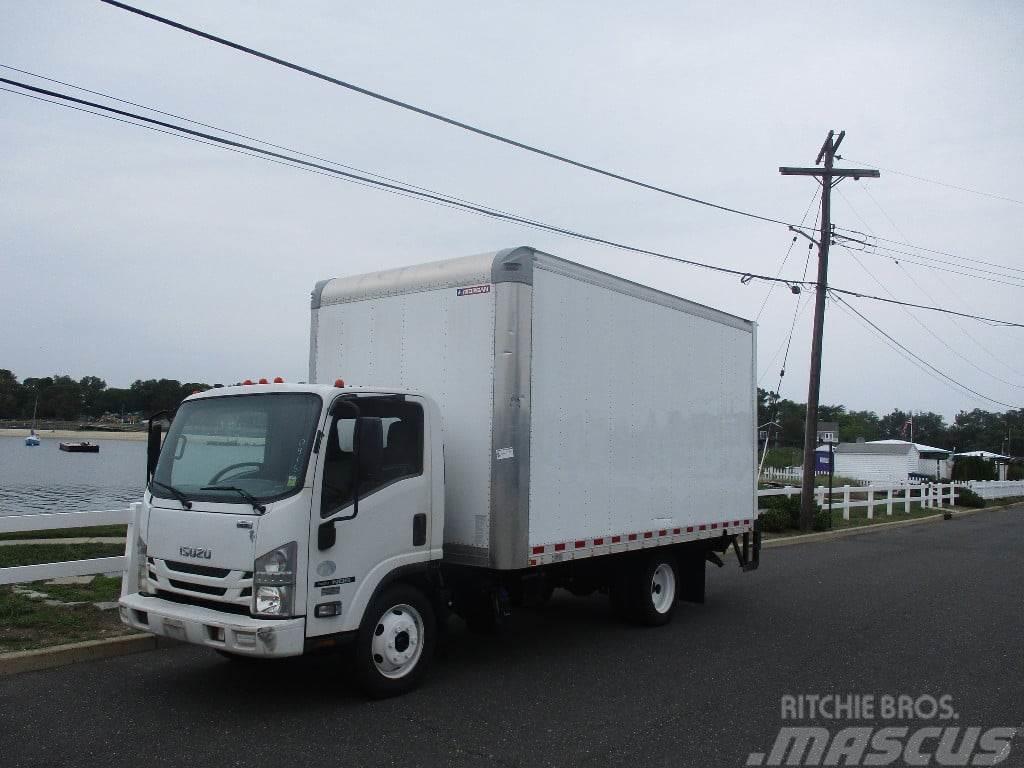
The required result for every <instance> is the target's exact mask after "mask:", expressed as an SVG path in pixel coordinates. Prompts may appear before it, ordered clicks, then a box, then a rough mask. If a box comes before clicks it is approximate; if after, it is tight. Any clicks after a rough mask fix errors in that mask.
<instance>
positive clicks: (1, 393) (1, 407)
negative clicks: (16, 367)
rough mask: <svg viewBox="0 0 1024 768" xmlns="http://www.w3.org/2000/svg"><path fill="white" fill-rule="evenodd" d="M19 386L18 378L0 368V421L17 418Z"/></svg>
mask: <svg viewBox="0 0 1024 768" xmlns="http://www.w3.org/2000/svg"><path fill="white" fill-rule="evenodd" d="M20 390H21V384H19V383H18V377H17V376H15V375H14V373H13V372H12V371H9V370H7V369H6V368H0V419H15V418H17V417H18V401H19V398H20V394H21V392H20Z"/></svg>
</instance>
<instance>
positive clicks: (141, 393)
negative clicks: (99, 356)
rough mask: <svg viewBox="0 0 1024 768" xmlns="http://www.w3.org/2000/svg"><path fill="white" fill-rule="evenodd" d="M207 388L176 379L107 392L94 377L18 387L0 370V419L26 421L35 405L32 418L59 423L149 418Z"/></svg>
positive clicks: (30, 381) (52, 379) (50, 379)
mask: <svg viewBox="0 0 1024 768" xmlns="http://www.w3.org/2000/svg"><path fill="white" fill-rule="evenodd" d="M207 389H210V385H209V384H202V383H199V382H185V383H182V382H180V381H177V380H176V379H147V380H145V381H143V380H142V379H137V380H136V381H134V382H132V385H131V386H130V387H127V388H121V387H108V386H107V382H105V381H104V380H103V379H101V378H99V377H97V376H83V377H82V378H81V379H78V380H77V381H76V380H75V379H73V378H71V377H70V376H45V377H43V378H27V379H24V380H23V381H20V382H19V381H18V377H17V376H15V375H14V373H13V372H11V371H9V370H7V369H0V419H31V418H32V411H33V408H35V407H36V403H37V402H38V411H37V417H38V418H40V419H58V420H60V421H76V420H82V419H86V420H93V419H97V418H99V417H101V416H103V415H105V414H113V415H118V416H120V415H128V414H143V415H146V416H148V415H149V414H152V413H156V412H157V411H165V410H169V411H173V410H174V409H175V408H177V407H178V405H179V404H180V403H181V401H182V400H184V399H185V398H186V397H188V396H189V395H191V394H192V393H193V392H196V391H203V390H207Z"/></svg>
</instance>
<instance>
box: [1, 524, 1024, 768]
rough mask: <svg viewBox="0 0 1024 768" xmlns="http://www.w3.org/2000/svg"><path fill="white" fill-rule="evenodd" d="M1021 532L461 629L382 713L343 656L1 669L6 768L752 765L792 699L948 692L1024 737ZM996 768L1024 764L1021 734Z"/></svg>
mask: <svg viewBox="0 0 1024 768" xmlns="http://www.w3.org/2000/svg"><path fill="white" fill-rule="evenodd" d="M1022 524H1024V507H1016V508H1014V509H1010V510H1005V511H994V512H983V513H980V514H977V515H972V516H969V517H964V518H961V519H957V520H953V521H948V522H938V523H931V524H923V525H916V526H909V527H906V528H900V529H895V530H891V531H885V532H872V533H867V534H864V535H860V536H855V537H850V538H846V539H841V540H836V541H830V542H820V543H806V544H800V545H795V546H788V547H780V548H772V549H768V550H765V552H764V557H763V559H762V565H761V569H760V570H759V571H756V572H754V573H748V574H743V573H741V572H740V571H739V569H738V568H737V567H736V566H735V563H734V561H730V562H727V565H726V567H725V568H723V569H721V570H715V571H714V572H713V573H711V574H710V589H709V601H708V603H707V604H706V605H703V606H697V605H689V604H683V605H681V606H680V608H681V609H682V610H681V611H680V612H679V613H678V614H677V616H676V617H675V621H674V622H673V623H672V624H671V625H669V626H667V627H664V628H659V629H636V628H632V627H628V626H623V625H618V624H614V623H611V622H610V620H609V617H608V610H607V606H606V603H605V601H604V600H602V599H600V598H598V597H594V598H592V599H575V598H572V597H570V596H569V595H567V594H565V593H559V594H558V595H556V597H555V599H554V600H553V602H552V603H551V604H550V606H548V608H547V609H545V610H544V611H543V612H523V613H521V614H519V615H518V616H517V617H516V619H515V620H514V621H513V623H512V625H511V626H510V627H508V628H507V629H506V630H505V631H504V633H503V634H501V635H499V636H497V637H491V638H481V637H479V636H476V635H472V634H469V633H467V632H465V631H463V630H462V629H461V625H459V626H457V627H456V626H455V624H457V622H455V621H453V632H452V637H451V641H450V644H449V648H448V651H447V653H446V655H445V656H444V657H443V658H440V659H438V661H437V663H436V664H435V667H434V669H433V671H432V675H431V676H430V678H429V679H428V681H427V682H426V684H425V685H424V687H423V688H421V689H420V690H419V691H416V692H415V693H413V694H411V695H409V696H406V697H403V698H399V699H392V700H388V701H383V702H367V701H364V700H363V699H362V698H360V697H359V695H358V694H357V693H356V692H355V691H354V689H353V688H352V687H351V686H350V685H349V683H348V681H347V678H346V675H345V673H344V672H343V671H341V667H340V666H339V665H338V664H337V663H336V662H335V661H334V660H332V659H331V658H329V657H328V658H318V659H298V660H295V661H288V662H275V663H270V664H266V663H264V664H260V665H258V666H252V665H248V666H244V667H240V666H236V665H234V664H232V663H229V662H226V661H223V660H221V659H220V658H219V657H218V656H216V655H214V654H213V653H212V652H207V651H204V650H202V649H196V648H192V647H180V648H173V649H169V650H163V651H157V652H153V653H144V654H139V655H135V656H128V657H122V658H118V659H110V660H107V661H102V662H97V663H90V664H82V665H76V666H70V667H64V668H61V669H55V670H49V671H44V672H36V673H29V674H23V675H19V676H15V677H11V678H4V679H0V765H2V766H5V768H15V766H46V768H56V767H57V766H79V765H80V766H101V765H102V766H133V768H138V767H139V766H151V765H152V766H157V765H160V766H164V765H173V766H185V765H188V766H196V767H197V768H219V767H220V766H248V765H253V766H256V765H258V766H263V767H266V768H273V767H275V766H289V767H290V766H305V765H317V766H328V765H331V766H339V767H342V768H350V767H355V766H363V765H395V766H403V767H408V766H416V765H456V766H463V765H465V766H477V765H491V764H494V765H524V766H525V765H529V766H533V765H564V766H569V765H572V766H603V765H622V764H627V763H628V764H634V765H638V766H641V765H643V766H647V765H652V766H702V767H706V768H719V766H722V767H726V766H729V767H731V766H743V765H744V764H745V762H746V759H747V755H748V753H750V752H752V751H765V750H767V749H769V748H770V747H771V744H772V742H773V740H774V738H775V735H776V734H777V732H778V729H779V727H780V725H781V724H782V723H781V721H780V714H779V708H780V697H781V696H783V695H785V694H794V695H795V694H831V693H842V694H846V693H862V694H875V695H876V696H880V695H883V694H886V693H890V694H901V693H902V694H908V695H911V696H915V697H916V696H918V695H919V694H931V695H934V696H939V695H943V694H948V695H951V696H952V697H953V706H954V707H955V708H956V710H957V711H958V712H959V713H960V720H959V722H958V724H959V725H961V726H965V725H979V726H983V727H991V726H1017V727H1020V726H1021V725H1022V724H1024V643H1022V638H1024V558H1022V555H1021V551H1022V549H1024V525H1022ZM921 724H922V723H921V722H917V723H916V725H918V726H919V725H921ZM1002 765H1005V766H1013V765H1024V740H1022V739H1021V737H1020V736H1018V739H1017V741H1016V742H1015V744H1014V749H1013V751H1012V753H1011V754H1010V756H1009V758H1008V759H1007V760H1005V762H1003V763H1002Z"/></svg>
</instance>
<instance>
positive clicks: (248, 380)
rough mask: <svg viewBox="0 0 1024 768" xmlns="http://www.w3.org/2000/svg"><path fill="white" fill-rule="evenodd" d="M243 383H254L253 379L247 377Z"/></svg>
mask: <svg viewBox="0 0 1024 768" xmlns="http://www.w3.org/2000/svg"><path fill="white" fill-rule="evenodd" d="M242 384H243V385H247V384H252V379H246V380H245V381H243V382H242Z"/></svg>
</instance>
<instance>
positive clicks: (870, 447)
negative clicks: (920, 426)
mask: <svg viewBox="0 0 1024 768" xmlns="http://www.w3.org/2000/svg"><path fill="white" fill-rule="evenodd" d="M913 447H914V444H913V443H904V442H903V441H901V440H897V441H895V442H893V443H840V444H839V445H837V446H836V453H839V454H854V455H856V454H863V455H873V456H905V455H906V454H908V453H910V450H911V449H912V448H913Z"/></svg>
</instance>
